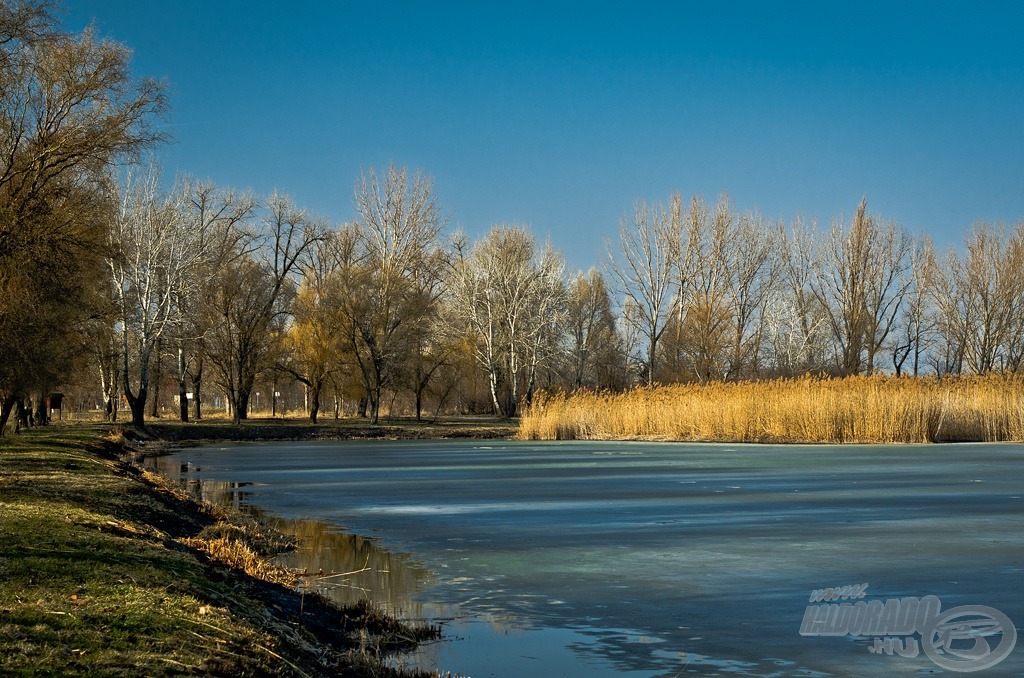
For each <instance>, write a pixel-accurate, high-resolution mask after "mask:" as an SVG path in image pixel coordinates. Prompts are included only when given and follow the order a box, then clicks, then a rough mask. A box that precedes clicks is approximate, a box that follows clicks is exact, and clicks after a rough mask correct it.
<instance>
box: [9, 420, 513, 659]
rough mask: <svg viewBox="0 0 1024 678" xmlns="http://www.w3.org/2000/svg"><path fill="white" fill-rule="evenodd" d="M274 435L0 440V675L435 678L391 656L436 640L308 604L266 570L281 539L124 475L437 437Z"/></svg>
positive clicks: (55, 430) (425, 632) (368, 611)
mask: <svg viewBox="0 0 1024 678" xmlns="http://www.w3.org/2000/svg"><path fill="white" fill-rule="evenodd" d="M175 428H176V429H179V432H178V434H177V435H169V431H168V430H167V429H175ZM271 428H273V427H271V426H267V425H265V424H258V425H255V426H246V427H242V429H241V430H242V431H244V432H245V433H244V434H243V435H239V429H238V428H237V427H229V426H222V425H216V424H214V425H193V426H184V425H182V426H172V425H166V426H154V427H153V428H152V430H150V431H149V432H148V435H146V436H142V437H140V436H135V435H132V433H130V432H129V433H128V434H127V435H124V434H125V433H126V432H127V431H128V429H125V430H121V429H120V428H118V427H116V426H112V425H109V424H107V425H100V424H92V425H88V424H81V425H61V426H50V427H45V428H38V429H33V430H30V431H27V432H24V433H22V434H20V435H17V436H9V437H4V438H2V439H0V673H3V674H4V675H16V676H36V675H90V676H104V675H109V676H114V675H117V676H123V675H138V676H182V675H224V676H227V675H231V676H262V675H275V676H276V675H292V676H327V675H330V676H338V675H341V676H368V675H373V676H422V675H432V674H427V673H421V672H416V671H409V670H399V669H395V668H393V667H392V666H391V665H389V664H388V656H389V655H390V653H393V652H395V651H402V650H408V649H411V647H413V646H414V645H415V644H416V643H418V642H431V641H433V640H436V639H437V638H438V636H439V629H437V628H436V627H429V626H424V625H418V626H417V625H410V624H406V623H404V622H401V621H399V620H396V619H394V618H390V617H388V616H386V615H384V614H381V613H380V612H379V611H377V610H375V609H374V608H373V607H372V605H370V604H357V605H353V606H349V607H345V608H341V607H338V606H337V605H335V604H333V603H331V602H329V601H327V600H326V599H324V598H321V597H319V596H318V595H315V594H310V593H306V594H305V595H302V594H301V593H300V591H299V590H298V589H299V587H297V586H296V585H295V584H296V582H297V573H295V572H292V571H288V570H286V569H285V568H282V567H280V566H277V565H275V564H273V563H272V561H271V559H272V557H273V555H275V554H276V553H279V552H281V550H282V549H287V548H289V547H294V544H292V543H289V541H288V540H289V538H288V537H286V536H285V535H280V534H277V533H274V531H273V530H271V529H270V528H268V527H267V526H266V525H265V524H261V523H260V522H259V521H258V520H255V519H254V518H253V517H251V516H246V515H243V514H240V513H232V512H228V511H225V510H224V509H223V508H218V507H213V506H209V505H205V504H201V503H198V502H197V501H195V500H193V499H191V498H190V497H189V496H187V495H186V494H185V493H183V492H181V491H180V490H178V489H176V488H173V487H171V486H170V485H169V484H168V483H167V482H166V481H165V480H164V479H163V478H162V477H161V476H159V475H156V474H153V473H151V472H149V471H146V470H144V469H142V468H140V467H139V466H138V465H137V464H136V463H134V462H133V459H136V458H138V456H139V454H140V452H143V450H145V452H144V453H145V454H151V453H153V452H154V451H155V450H156V449H159V448H167V447H174V446H179V445H181V444H196V443H198V442H201V441H206V440H231V441H238V440H240V441H253V440H307V439H308V440H319V439H344V438H355V437H368V438H372V437H387V438H392V437H430V436H427V435H421V432H420V431H417V432H416V433H414V434H413V435H408V434H406V435H399V434H400V431H393V430H390V431H389V430H386V429H387V428H388V427H380V428H381V429H382V430H381V431H380V432H378V431H367V432H366V434H364V435H345V436H342V435H341V432H339V431H332V432H327V436H328V437H323V436H324V434H325V432H324V431H323V430H320V431H317V432H316V433H315V434H314V433H310V432H308V431H307V430H306V427H303V426H300V425H289V426H278V427H276V428H278V429H284V430H279V431H278V433H277V434H276V435H274V434H270V435H268V430H269V429H271ZM186 432H187V435H186ZM354 432H355V431H348V433H350V434H351V433H354ZM230 433H234V436H229V435H228V434H230ZM434 437H439V436H436V435H435V436H434ZM451 437H466V436H465V435H453V436H451ZM473 437H477V436H476V435H474V436H473ZM480 437H483V436H480ZM498 437H501V436H498ZM143 441H145V442H143Z"/></svg>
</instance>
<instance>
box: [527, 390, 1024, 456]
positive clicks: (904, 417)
mask: <svg viewBox="0 0 1024 678" xmlns="http://www.w3.org/2000/svg"><path fill="white" fill-rule="evenodd" d="M519 437H520V438H522V439H527V440H576V439H579V440H615V439H652V440H680V441H719V442H757V443H779V442H786V443H922V442H953V441H999V440H1024V378H1021V377H1018V376H1003V375H990V376H985V377H944V378H942V379H938V378H935V377H924V378H906V377H904V378H898V377H885V376H871V377H866V376H862V377H847V378H843V379H828V378H817V377H803V378H799V379H778V380H773V381H756V382H740V383H717V384H711V385H708V386H697V385H672V386H654V387H647V388H637V389H634V390H631V391H627V392H625V393H603V392H597V393H595V392H587V391H582V392H577V393H573V394H570V395H564V394H545V395H542V396H541V397H540V398H538V399H535V400H534V403H533V405H532V406H531V407H530V408H528V409H527V410H526V411H525V412H524V414H523V416H522V418H521V420H520V424H519Z"/></svg>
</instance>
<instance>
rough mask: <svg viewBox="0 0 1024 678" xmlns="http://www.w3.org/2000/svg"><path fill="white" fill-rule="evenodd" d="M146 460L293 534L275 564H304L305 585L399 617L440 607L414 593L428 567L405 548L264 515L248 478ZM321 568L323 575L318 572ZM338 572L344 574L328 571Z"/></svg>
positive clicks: (218, 502)
mask: <svg viewBox="0 0 1024 678" xmlns="http://www.w3.org/2000/svg"><path fill="white" fill-rule="evenodd" d="M147 462H148V465H149V466H150V467H151V468H153V469H154V470H156V471H158V472H159V473H160V474H161V475H163V476H164V477H165V478H167V479H168V480H169V481H171V482H172V483H177V484H178V485H179V487H181V488H182V489H183V490H185V491H186V492H188V493H189V494H190V495H191V496H192V497H194V498H195V499H199V500H201V501H204V502H207V503H209V504H212V505H214V506H219V507H224V508H232V509H237V510H241V511H242V512H244V513H245V514H247V515H249V516H251V517H253V518H254V519H256V520H258V521H260V522H262V523H265V524H266V525H267V526H268V527H270V528H272V529H275V530H277V531H279V532H281V533H282V534H285V535H289V536H294V537H295V538H296V539H297V540H298V547H297V548H296V549H294V550H293V551H290V552H287V553H282V554H280V555H278V556H277V557H276V561H277V562H279V563H280V564H282V565H284V566H286V567H291V568H295V569H298V570H305V571H306V572H307V573H309V575H310V576H308V577H305V578H304V579H305V580H306V581H307V582H308V583H307V586H308V589H307V590H315V591H320V592H321V593H323V594H324V595H326V596H328V597H329V598H331V599H332V600H335V601H337V602H338V603H341V604H347V603H354V602H357V601H359V600H363V599H366V600H369V601H371V602H372V603H374V604H375V605H376V606H377V607H378V608H380V609H382V610H383V611H385V612H387V613H389V614H392V615H395V616H398V617H401V618H403V619H410V620H413V619H424V618H427V617H431V618H435V617H436V616H437V613H438V612H439V610H438V609H437V607H436V606H433V605H432V606H430V610H429V612H428V610H426V609H424V604H423V602H422V601H420V600H418V599H417V596H418V594H420V593H421V592H423V591H425V590H426V589H428V588H429V587H430V586H431V585H433V584H434V583H435V581H434V578H433V577H432V576H431V573H430V572H429V570H427V569H426V568H425V567H423V566H422V565H420V564H419V563H417V562H415V561H414V560H413V559H412V558H411V557H410V556H409V555H408V554H406V553H393V552H391V551H388V550H386V549H383V548H381V547H380V546H379V545H378V544H377V543H376V542H375V541H374V540H373V539H368V538H366V537H362V536H359V535H354V534H347V533H345V532H342V531H341V530H340V529H339V528H337V527H334V526H331V525H327V524H324V523H321V522H318V521H315V520H297V519H289V518H279V517H276V516H271V515H268V514H266V513H264V512H262V511H260V510H259V509H257V508H255V507H252V506H251V505H249V503H248V501H247V499H248V497H249V496H250V495H251V493H252V491H253V485H252V483H236V482H226V481H218V480H207V479H202V480H198V479H195V478H190V477H189V475H190V473H193V472H197V471H199V470H200V469H198V468H196V467H194V466H192V465H190V464H180V463H176V462H172V461H171V460H170V458H169V457H157V458H150V459H148V460H147ZM321 572H322V573H323V574H322V576H321V575H319V573H321ZM343 573H352V574H346V575H344V576H331V575H337V574H343Z"/></svg>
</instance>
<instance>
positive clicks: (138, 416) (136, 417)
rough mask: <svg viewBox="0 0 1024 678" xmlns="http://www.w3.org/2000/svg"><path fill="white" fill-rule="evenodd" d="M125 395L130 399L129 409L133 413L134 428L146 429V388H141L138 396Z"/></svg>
mask: <svg viewBox="0 0 1024 678" xmlns="http://www.w3.org/2000/svg"><path fill="white" fill-rule="evenodd" d="M125 395H126V396H127V398H128V407H129V408H130V409H131V411H132V426H134V427H135V428H136V429H139V430H142V429H144V428H146V387H145V386H143V387H142V388H140V389H139V393H138V395H132V394H131V393H125Z"/></svg>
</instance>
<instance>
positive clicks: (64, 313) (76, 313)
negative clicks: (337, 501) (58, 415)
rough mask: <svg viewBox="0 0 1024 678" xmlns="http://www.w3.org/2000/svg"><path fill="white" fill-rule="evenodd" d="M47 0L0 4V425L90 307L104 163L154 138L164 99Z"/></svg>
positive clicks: (122, 50)
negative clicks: (70, 28)
mask: <svg viewBox="0 0 1024 678" xmlns="http://www.w3.org/2000/svg"><path fill="white" fill-rule="evenodd" d="M51 8H52V5H51V4H50V3H45V2H3V3H0V352H2V354H3V355H4V361H3V369H2V370H0V394H2V401H3V405H2V408H0V430H2V425H3V423H5V422H6V419H7V416H8V415H9V414H10V412H11V408H12V407H13V406H14V404H15V403H16V402H17V401H19V400H20V399H21V398H23V397H25V396H26V395H28V393H29V392H30V391H34V392H37V393H40V394H45V393H46V391H47V390H48V388H49V387H51V386H52V385H54V384H56V383H58V380H59V379H60V378H61V377H62V375H63V373H65V371H66V369H67V368H69V367H70V364H68V363H67V361H68V360H69V359H71V358H73V356H69V355H67V352H66V351H65V350H64V349H66V348H67V347H69V346H70V345H71V343H70V342H69V341H67V339H66V337H67V336H68V335H69V333H74V332H75V331H76V330H77V329H78V328H79V327H80V326H81V324H82V323H83V322H84V320H85V319H87V317H88V315H89V305H88V303H87V298H86V297H87V294H88V291H87V290H86V289H85V286H84V285H82V284H81V281H82V280H90V279H91V280H95V279H98V278H99V276H100V275H101V273H100V271H101V270H102V269H101V266H102V257H101V252H102V249H103V246H104V243H105V240H106V228H107V223H108V219H107V216H108V214H109V211H110V208H111V205H110V203H109V202H108V201H107V200H106V196H107V195H108V191H107V190H106V187H107V184H108V181H109V180H108V177H109V174H110V170H111V167H112V165H113V163H114V162H115V161H117V160H118V159H120V158H124V157H125V156H127V155H130V154H132V153H134V152H137V151H138V150H139V149H140V148H142V147H143V146H146V145H147V144H150V143H152V142H154V141H156V140H157V139H158V138H159V135H158V134H156V133H155V132H154V131H153V129H152V127H151V125H150V123H151V120H152V118H153V116H154V114H157V113H159V112H160V110H161V108H162V106H163V102H164V100H163V93H162V88H161V86H160V85H159V84H158V83H156V82H154V81H151V80H136V79H135V78H133V77H132V75H131V64H130V61H131V59H130V56H131V53H130V51H129V50H128V49H127V48H126V47H124V46H122V45H120V44H117V43H115V42H112V41H109V40H104V39H101V38H99V37H98V36H97V35H96V33H95V31H93V30H87V31H85V32H83V33H81V34H71V33H67V32H65V31H63V30H62V29H61V28H60V27H59V23H58V20H57V18H56V17H55V16H54V15H53V14H52V13H51V11H50V10H51ZM62 363H63V364H62ZM38 400H39V401H40V402H42V401H43V400H44V399H43V398H42V397H40V398H38Z"/></svg>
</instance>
